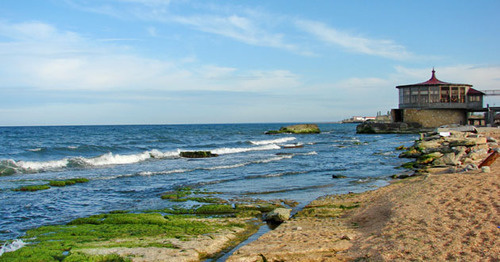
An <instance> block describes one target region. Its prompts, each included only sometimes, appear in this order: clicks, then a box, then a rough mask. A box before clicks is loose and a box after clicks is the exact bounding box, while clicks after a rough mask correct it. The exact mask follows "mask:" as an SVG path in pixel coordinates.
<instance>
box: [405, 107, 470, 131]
mask: <svg viewBox="0 0 500 262" xmlns="http://www.w3.org/2000/svg"><path fill="white" fill-rule="evenodd" d="M403 111H404V112H403V121H404V122H406V123H412V122H414V123H419V124H421V125H422V127H438V126H442V125H450V124H460V125H466V124H467V113H466V112H465V111H464V110H448V109H428V110H425V109H403Z"/></svg>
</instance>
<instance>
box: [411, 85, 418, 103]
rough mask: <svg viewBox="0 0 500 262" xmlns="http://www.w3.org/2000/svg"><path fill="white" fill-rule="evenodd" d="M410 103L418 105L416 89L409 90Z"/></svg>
mask: <svg viewBox="0 0 500 262" xmlns="http://www.w3.org/2000/svg"><path fill="white" fill-rule="evenodd" d="M411 103H412V104H418V87H412V88H411Z"/></svg>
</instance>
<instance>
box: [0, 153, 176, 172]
mask: <svg viewBox="0 0 500 262" xmlns="http://www.w3.org/2000/svg"><path fill="white" fill-rule="evenodd" d="M179 154H180V150H176V151H170V152H161V151H159V150H156V149H153V150H151V151H144V152H142V153H138V154H131V155H120V154H113V153H107V154H104V155H101V156H98V157H93V158H85V157H73V158H64V159H60V160H51V161H22V160H21V161H14V160H11V159H10V160H1V161H0V175H11V174H15V173H38V172H43V171H53V170H60V169H63V168H79V167H100V166H109V165H124V164H134V163H138V162H142V161H146V160H148V159H154V158H158V159H162V158H176V157H179Z"/></svg>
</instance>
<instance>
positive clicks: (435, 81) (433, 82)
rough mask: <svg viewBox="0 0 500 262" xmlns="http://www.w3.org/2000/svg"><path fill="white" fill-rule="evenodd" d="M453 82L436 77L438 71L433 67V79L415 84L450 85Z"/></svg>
mask: <svg viewBox="0 0 500 262" xmlns="http://www.w3.org/2000/svg"><path fill="white" fill-rule="evenodd" d="M449 84H451V83H447V82H443V81H441V80H439V79H437V78H436V71H435V70H434V68H433V69H432V76H431V79H429V80H427V81H425V82H423V83H420V84H415V85H419V86H421V85H449Z"/></svg>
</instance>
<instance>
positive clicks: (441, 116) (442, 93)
mask: <svg viewBox="0 0 500 262" xmlns="http://www.w3.org/2000/svg"><path fill="white" fill-rule="evenodd" d="M396 88H397V89H398V90H399V108H398V109H393V110H392V111H391V116H392V119H393V121H394V122H405V123H419V124H421V125H422V127H438V126H442V125H450V124H460V125H466V124H471V125H474V124H475V125H485V120H484V118H482V119H478V118H477V116H474V115H473V113H474V112H484V111H487V110H486V109H484V108H483V96H484V95H485V94H484V93H483V92H481V91H478V90H476V89H474V88H472V85H469V84H454V83H447V82H443V81H440V80H438V79H437V78H436V71H435V70H434V68H433V69H432V76H431V78H430V79H429V80H427V81H425V82H422V83H418V84H411V85H400V86H396Z"/></svg>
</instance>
